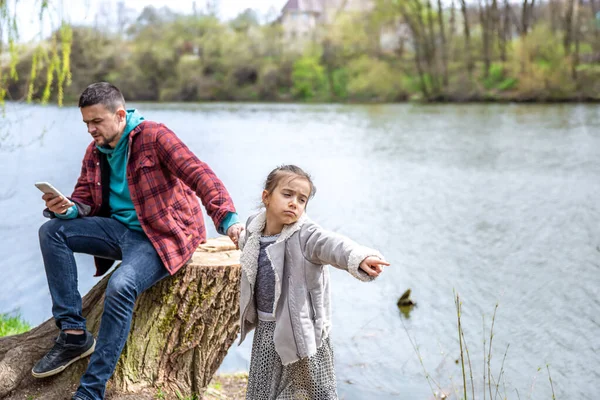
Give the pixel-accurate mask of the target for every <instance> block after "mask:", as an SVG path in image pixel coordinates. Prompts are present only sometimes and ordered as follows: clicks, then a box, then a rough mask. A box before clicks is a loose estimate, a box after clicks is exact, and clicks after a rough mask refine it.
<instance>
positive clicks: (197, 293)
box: [0, 237, 240, 400]
mask: <svg viewBox="0 0 600 400" xmlns="http://www.w3.org/2000/svg"><path fill="white" fill-rule="evenodd" d="M108 278H109V276H106V277H104V278H103V279H102V280H101V281H100V282H99V283H98V284H97V285H96V286H94V287H93V288H92V289H91V290H90V292H89V293H88V294H87V295H86V296H85V297H84V298H83V315H84V316H85V317H86V319H87V328H88V330H89V331H90V332H92V333H93V334H94V336H96V334H97V332H98V328H99V326H100V317H101V315H102V311H103V307H104V291H105V289H106V285H107V282H108ZM239 280H240V265H239V251H238V250H236V249H235V246H234V245H233V243H232V242H231V241H230V240H229V238H227V237H221V238H218V239H210V240H208V242H207V243H205V244H203V245H200V246H199V247H198V249H197V250H196V252H195V253H194V256H193V258H192V261H191V262H190V264H188V265H187V266H186V267H184V268H182V269H181V270H180V271H179V272H178V273H176V274H175V275H174V276H171V277H168V278H166V279H164V280H162V281H161V282H159V283H158V284H156V285H155V286H154V287H152V288H150V289H149V290H147V291H146V292H144V293H143V294H142V295H141V296H140V297H139V298H138V300H137V302H136V305H135V309H134V315H133V321H132V325H131V331H130V333H129V337H128V339H127V344H126V345H125V348H124V350H123V353H122V354H121V358H120V359H119V362H118V364H117V368H116V370H115V374H114V375H113V377H112V379H111V380H110V381H109V384H108V390H107V396H106V398H107V399H111V398H112V399H121V398H132V399H133V398H135V399H141V398H156V397H155V395H156V393H157V392H159V391H160V393H162V394H163V396H162V398H165V399H169V398H177V397H175V394H177V396H179V395H183V396H190V395H192V394H201V393H202V391H203V389H204V388H205V387H206V386H207V385H208V383H209V382H210V380H211V378H212V376H213V374H214V373H215V371H216V370H217V368H218V367H219V365H220V364H221V362H222V361H223V358H224V357H225V355H226V354H227V350H228V349H229V347H230V346H231V344H232V343H233V341H234V340H235V338H236V336H237V333H238V330H239V321H238V320H239V290H238V287H239ZM49 307H50V305H49ZM57 334H58V330H57V328H56V326H55V325H54V319H53V318H50V319H49V320H47V321H46V322H44V323H43V324H41V325H39V326H38V327H36V328H34V329H32V330H31V331H29V332H26V333H23V334H20V335H15V336H9V337H4V338H0V399H6V400H13V399H14V400H16V399H19V400H24V399H44V400H54V399H56V400H59V399H70V398H71V396H72V394H73V392H74V391H75V390H76V389H77V385H78V383H79V378H80V377H81V375H82V374H83V372H84V371H85V368H86V366H87V363H88V360H89V358H86V359H84V360H80V361H78V362H76V363H74V364H73V365H71V366H69V367H68V368H67V369H66V370H65V371H63V372H62V373H61V374H59V375H56V376H54V377H50V378H46V379H41V380H38V379H35V378H33V377H32V376H31V368H32V367H33V365H34V364H35V363H36V362H37V360H39V359H40V358H41V357H42V356H43V355H44V354H45V353H46V352H47V351H48V350H49V349H50V348H51V347H52V345H53V344H54V339H55V338H56V336H57ZM142 393H146V395H145V396H142ZM127 394H129V395H127ZM150 395H151V397H147V396H150ZM131 396H133V397H131Z"/></svg>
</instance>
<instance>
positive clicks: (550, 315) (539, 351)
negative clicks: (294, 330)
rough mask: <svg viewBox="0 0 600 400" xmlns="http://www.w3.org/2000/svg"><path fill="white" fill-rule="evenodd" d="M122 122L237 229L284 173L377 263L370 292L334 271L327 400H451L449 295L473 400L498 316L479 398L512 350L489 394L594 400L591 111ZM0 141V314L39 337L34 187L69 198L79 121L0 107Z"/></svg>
mask: <svg viewBox="0 0 600 400" xmlns="http://www.w3.org/2000/svg"><path fill="white" fill-rule="evenodd" d="M135 106H136V107H138V108H139V109H140V110H141V111H142V113H143V114H144V115H145V116H146V117H147V118H148V119H153V120H157V121H161V122H164V123H166V124H167V125H168V126H169V127H170V128H172V129H173V130H174V131H175V132H176V133H177V134H178V135H179V136H180V137H182V138H183V139H184V141H185V142H186V143H187V144H188V146H189V147H190V148H191V149H192V150H193V151H194V152H195V153H196V154H197V155H198V156H199V157H200V158H201V159H203V160H204V161H206V162H208V163H209V165H211V166H212V167H213V169H214V170H215V171H216V172H217V174H218V175H219V176H220V177H221V179H222V180H223V181H224V182H225V184H226V185H227V187H228V189H229V191H230V193H231V194H232V196H233V198H234V201H235V202H236V205H237V207H238V210H239V212H240V214H241V215H242V216H244V217H245V216H248V215H249V214H250V213H252V212H254V211H255V210H256V207H257V205H258V204H259V200H260V192H261V184H262V181H263V180H264V178H265V177H266V175H267V173H268V172H269V171H270V170H271V169H272V168H273V167H274V166H276V165H278V164H281V163H297V164H298V165H300V166H302V167H304V168H305V169H307V170H308V171H310V172H311V173H312V175H313V177H314V180H315V184H316V186H317V188H318V191H317V195H316V197H315V198H314V200H312V201H311V204H310V205H309V208H308V211H309V215H310V216H311V217H312V218H313V219H315V220H316V221H318V222H319V223H320V224H321V225H323V226H324V227H326V228H328V229H331V230H334V231H337V232H340V233H343V234H346V235H348V236H350V237H352V238H353V239H355V240H356V241H358V242H361V243H363V244H365V245H368V246H372V247H375V248H378V249H380V250H381V252H382V253H383V254H384V255H385V256H386V257H387V259H388V260H389V261H391V262H392V263H393V266H392V267H390V268H389V269H388V270H386V272H385V274H384V275H382V277H381V279H379V280H378V281H377V282H375V283H372V284H363V283H361V282H358V281H356V280H354V279H352V278H351V277H350V276H349V275H347V274H344V273H342V272H339V271H332V280H333V283H332V284H333V287H332V290H333V314H334V317H333V318H334V320H333V332H332V339H333V344H334V349H335V350H336V363H337V374H338V385H339V391H340V394H341V396H342V397H343V398H345V399H374V398H377V399H394V398H402V399H427V398H431V396H432V394H431V393H432V390H431V389H430V386H429V384H428V382H427V380H426V378H425V372H424V371H427V373H428V374H429V375H430V376H431V377H432V379H434V380H435V381H436V382H437V383H439V385H440V386H441V387H442V388H444V389H450V390H452V388H453V387H455V388H456V390H461V389H460V388H461V387H462V386H461V383H462V375H461V372H460V366H459V365H457V364H456V363H455V360H456V359H458V358H459V357H460V352H459V345H458V333H457V329H456V311H455V305H454V298H453V290H456V291H457V292H458V293H459V294H460V296H461V299H462V302H463V315H462V324H463V327H464V330H465V338H466V341H467V345H468V349H469V355H470V358H471V364H472V368H473V371H474V372H473V374H474V377H473V379H474V381H475V384H476V386H477V387H478V388H477V390H476V397H477V398H483V392H482V388H481V384H482V378H483V365H484V339H485V354H487V351H488V346H489V337H490V334H489V329H490V324H491V319H492V314H493V311H494V306H495V305H496V303H498V304H499V306H498V311H497V315H496V319H495V325H494V336H493V343H492V345H493V347H492V360H491V365H492V370H493V379H494V382H496V381H498V377H499V376H500V367H501V363H502V359H503V357H504V354H505V352H506V348H507V346H508V345H510V346H509V348H508V351H507V352H506V360H505V361H504V373H503V375H502V376H501V377H500V382H501V385H500V387H499V391H500V393H501V394H503V393H506V396H507V397H508V398H509V399H513V398H514V399H519V398H520V399H531V398H533V399H542V398H545V399H550V398H552V391H551V385H550V382H549V378H548V371H547V369H546V365H547V364H548V365H549V370H550V373H551V376H552V381H553V385H554V392H555V394H556V398H558V399H593V398H594V399H595V398H596V397H597V393H598V389H600V373H599V372H598V366H599V365H600V339H599V337H600V335H599V334H600V318H599V317H598V311H599V310H600V300H599V296H598V288H599V287H600V261H599V260H600V129H599V128H600V110H599V109H598V106H595V105H543V106H542V105H458V106H453V105H436V106H421V105H410V104H408V105H388V106H338V105H327V106H324V105H315V106H301V105H252V104H244V105H228V104H213V105H191V104H160V105H159V104H136V105H135ZM40 135H41V137H40ZM0 137H3V138H2V139H1V140H0V185H1V186H0V209H1V210H2V212H3V218H1V219H0V249H1V250H2V258H1V261H0V273H1V274H2V275H1V279H0V313H1V312H10V311H13V310H20V312H21V313H22V315H23V316H24V317H25V319H27V320H28V321H30V322H31V323H33V324H38V323H40V322H42V321H43V320H45V319H46V318H48V317H50V315H51V313H50V296H49V293H48V289H47V285H46V279H45V275H44V272H43V266H42V260H41V256H40V253H39V248H38V242H37V229H38V227H39V226H40V225H41V224H42V223H43V222H44V219H43V217H42V216H41V210H42V205H43V204H42V201H41V200H40V194H39V192H38V191H37V189H36V188H35V187H34V186H33V182H35V181H38V180H47V181H50V182H52V183H53V184H54V185H55V186H56V187H58V188H59V189H60V190H62V191H64V192H70V190H71V189H72V187H73V185H74V183H75V180H76V178H77V175H78V173H79V168H80V163H81V157H82V155H83V151H84V148H85V146H86V145H87V143H89V140H90V139H89V136H88V135H87V133H86V131H85V126H84V124H83V123H82V122H81V116H80V114H79V111H78V109H77V108H72V107H66V108H62V109H58V108H54V107H45V108H42V107H34V106H31V107H30V106H21V105H11V104H9V105H8V106H7V116H6V118H5V120H3V126H2V127H1V128H0ZM209 234H210V235H215V234H216V233H215V230H214V227H209ZM78 260H79V262H80V282H79V283H80V290H81V292H82V293H85V292H87V291H88V290H89V289H90V288H91V287H92V286H93V285H94V284H95V283H96V282H97V280H96V278H92V274H93V267H92V263H91V259H90V258H89V257H88V256H78ZM407 288H411V289H412V293H413V295H412V296H413V298H414V299H415V301H417V303H418V306H417V307H416V308H415V309H414V310H413V311H412V312H411V313H410V316H409V318H407V319H403V317H401V314H400V312H399V311H398V309H397V307H396V300H397V298H398V297H399V296H400V294H402V292H404V290H405V289H407ZM484 324H485V327H486V328H485V329H486V331H485V332H486V333H485V334H484V332H483V329H484V328H483V326H484ZM409 338H410V339H412V340H413V341H414V342H415V343H416V345H417V346H418V353H419V354H420V357H419V356H418V355H417V352H416V351H415V350H414V348H413V346H412V345H411V342H410V340H409ZM250 343H251V338H250V339H248V340H247V341H246V342H245V343H244V344H243V345H242V346H241V347H237V345H235V346H234V347H232V349H231V350H230V352H229V355H228V356H227V358H226V360H225V362H224V364H223V365H222V368H221V370H222V371H224V372H228V371H236V370H244V369H247V367H248V365H249V351H250ZM420 360H421V361H422V364H421V362H420ZM540 367H541V369H540V370H539V371H538V369H539V368H540ZM486 379H487V378H486ZM467 380H468V381H469V377H468V375H467ZM432 385H433V387H434V389H435V384H434V383H432ZM488 390H489V389H488ZM495 390H496V389H495V386H494V387H493V393H495ZM488 398H489V394H488Z"/></svg>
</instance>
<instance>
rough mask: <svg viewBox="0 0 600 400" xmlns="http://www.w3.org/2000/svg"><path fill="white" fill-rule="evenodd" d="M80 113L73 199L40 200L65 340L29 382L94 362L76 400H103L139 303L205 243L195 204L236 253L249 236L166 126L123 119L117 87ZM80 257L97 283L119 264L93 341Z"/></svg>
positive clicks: (82, 103)
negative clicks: (80, 152)
mask: <svg viewBox="0 0 600 400" xmlns="http://www.w3.org/2000/svg"><path fill="white" fill-rule="evenodd" d="M79 108H80V110H81V115H82V116H83V122H84V123H85V124H86V125H87V130H88V132H89V133H90V134H91V135H92V138H93V142H92V143H91V144H90V145H89V146H88V148H87V151H86V153H85V157H84V159H83V166H82V168H81V175H80V176H79V179H78V180H77V184H76V185H75V190H74V191H73V194H72V196H71V197H70V198H64V197H60V196H55V195H51V194H44V196H43V197H42V198H43V199H44V201H45V202H46V206H47V209H46V210H44V214H45V215H46V216H48V217H50V218H52V219H51V220H50V221H48V222H47V223H45V224H44V225H43V226H42V227H41V228H40V247H41V250H42V256H43V259H44V266H45V268H46V276H47V279H48V286H49V287H50V294H51V296H52V314H53V315H54V319H55V321H56V325H57V326H58V328H59V329H60V334H59V336H58V338H57V339H56V343H55V345H54V347H53V348H52V349H51V350H50V351H49V352H48V353H47V354H46V355H45V356H44V357H43V358H42V359H41V360H40V361H39V362H38V363H37V364H36V365H35V366H34V367H33V370H32V374H33V376H35V377H37V378H45V377H48V376H51V375H54V374H57V373H59V372H61V371H63V370H64V369H65V368H66V367H68V366H69V365H70V364H72V363H73V362H75V361H76V360H78V359H81V358H84V357H87V356H89V355H90V354H91V358H90V362H89V365H88V367H87V370H86V372H85V374H84V375H83V377H82V378H81V382H80V385H79V388H78V389H77V392H76V393H75V394H74V396H73V399H77V400H98V399H103V398H104V391H105V388H106V382H107V381H108V379H109V378H110V377H111V375H112V374H113V372H114V369H115V366H116V363H117V361H118V359H119V356H120V354H121V351H122V350H123V346H124V345H125V341H126V339H127V335H128V333H129V329H130V325H131V318H132V314H133V307H134V304H135V300H136V298H137V297H138V296H139V295H140V293H142V292H143V291H144V290H146V289H148V288H149V287H151V286H153V285H154V284H156V283H157V282H158V281H160V280H161V279H163V278H165V277H167V276H169V275H172V274H174V273H176V272H177V271H178V270H179V269H180V268H181V267H182V266H184V265H185V264H186V263H187V262H188V261H189V260H190V258H191V257H192V254H193V252H194V250H195V249H196V248H197V246H198V245H199V244H200V243H203V242H204V241H205V240H206V232H205V228H204V222H203V220H202V214H201V210H200V205H199V204H198V200H197V198H196V195H197V196H198V197H200V199H201V200H202V203H203V205H204V207H205V209H206V211H207V214H208V215H209V216H210V217H211V219H212V220H213V222H214V224H215V226H216V227H217V230H218V232H219V233H221V234H224V233H227V235H228V236H229V237H230V238H231V239H232V240H233V241H234V243H236V244H237V240H238V238H239V235H240V233H241V231H242V230H243V227H242V225H241V224H240V223H239V220H238V216H237V213H236V212H235V208H234V206H233V202H232V200H231V198H230V197H229V194H228V192H227V190H226V189H225V187H224V186H223V183H222V182H221V181H220V180H219V179H218V178H217V177H216V175H215V174H214V173H213V171H212V170H211V169H210V168H209V167H208V165H206V164H205V163H203V162H202V161H200V160H199V159H198V158H197V157H196V156H195V155H194V154H193V153H192V152H191V151H190V150H189V149H188V148H187V147H186V145H185V144H183V142H181V140H179V138H178V137H177V136H175V134H174V133H173V132H172V131H171V130H169V129H168V128H167V127H166V126H164V125H162V124H159V123H155V122H150V121H145V120H144V118H143V117H142V116H141V115H140V114H139V113H138V112H137V111H136V110H125V100H124V99H123V95H122V94H121V92H120V91H119V89H117V88H116V87H115V86H113V85H111V84H109V83H106V82H100V83H94V84H92V85H90V86H88V87H87V88H86V89H85V90H84V92H83V93H82V94H81V97H80V98H79ZM54 217H55V218H54ZM74 252H75V253H86V254H91V255H93V256H95V263H96V270H97V273H96V276H100V275H102V274H104V273H105V272H106V271H107V270H108V269H109V268H110V267H111V265H112V264H113V262H114V260H122V262H121V265H120V267H119V268H117V269H116V270H115V271H114V273H113V275H112V276H111V278H110V280H109V282H108V286H107V288H106V294H105V302H104V312H103V314H102V319H101V323H100V330H99V332H98V338H97V341H95V340H94V338H93V336H92V335H91V334H90V333H89V332H88V331H87V330H86V321H85V319H84V318H83V316H82V315H81V295H80V294H79V292H78V290H77V267H76V265H75V258H74V257H73V253H74Z"/></svg>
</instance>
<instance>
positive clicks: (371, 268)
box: [359, 257, 390, 277]
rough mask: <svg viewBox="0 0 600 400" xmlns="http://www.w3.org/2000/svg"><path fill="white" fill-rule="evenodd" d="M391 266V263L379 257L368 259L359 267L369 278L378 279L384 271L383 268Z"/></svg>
mask: <svg viewBox="0 0 600 400" xmlns="http://www.w3.org/2000/svg"><path fill="white" fill-rule="evenodd" d="M388 265H390V263H389V262H387V261H385V260H382V259H380V258H378V257H367V258H365V259H364V260H362V262H361V263H360V265H359V267H360V269H362V270H363V271H365V272H366V273H367V274H368V275H369V276H372V277H377V276H379V274H380V273H381V272H382V271H383V266H388Z"/></svg>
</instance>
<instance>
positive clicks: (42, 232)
mask: <svg viewBox="0 0 600 400" xmlns="http://www.w3.org/2000/svg"><path fill="white" fill-rule="evenodd" d="M62 223H63V221H62V220H60V219H58V218H53V219H51V220H49V221H47V222H46V223H44V224H43V225H42V226H40V229H39V231H38V235H39V238H40V243H44V241H46V240H47V239H49V238H50V237H52V236H53V235H54V234H55V233H56V232H58V230H59V229H60V228H61V226H62Z"/></svg>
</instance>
